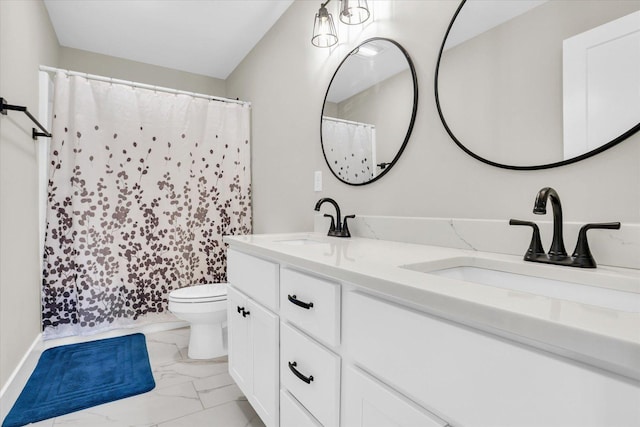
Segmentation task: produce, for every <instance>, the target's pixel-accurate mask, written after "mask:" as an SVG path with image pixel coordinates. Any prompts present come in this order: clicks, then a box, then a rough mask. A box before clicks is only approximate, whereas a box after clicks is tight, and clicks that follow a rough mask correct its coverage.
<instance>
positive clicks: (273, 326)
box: [227, 251, 280, 427]
mask: <svg viewBox="0 0 640 427" xmlns="http://www.w3.org/2000/svg"><path fill="white" fill-rule="evenodd" d="M229 252H230V254H229V270H228V276H229V284H230V286H229V288H228V291H227V320H228V331H229V334H228V338H229V339H228V349H229V373H230V374H231V377H232V378H233V379H234V380H235V382H236V383H237V384H238V387H240V389H241V390H242V392H243V393H244V394H245V396H246V397H247V399H248V400H249V402H250V403H251V405H252V406H253V408H254V409H255V411H256V413H258V415H259V416H260V418H261V419H262V421H263V422H264V423H265V425H266V426H267V427H277V426H279V425H280V421H279V409H280V408H279V398H278V395H279V371H278V364H279V319H278V316H277V315H276V314H275V313H273V312H272V311H270V310H268V309H267V308H266V307H264V306H263V305H262V304H261V303H260V302H261V301H259V300H255V299H253V298H250V297H249V296H248V295H245V294H244V293H243V292H240V291H239V290H238V288H241V289H243V290H245V289H247V290H248V292H251V294H252V295H256V298H263V299H265V295H266V296H267V298H266V301H267V302H271V304H274V302H275V303H277V298H276V299H273V298H271V296H272V295H273V292H275V294H276V295H277V289H278V282H277V277H278V264H275V263H271V262H269V261H265V260H262V259H259V258H255V257H251V256H249V255H246V254H240V253H237V252H235V251H229ZM270 267H271V268H270ZM274 269H275V270H274ZM269 273H271V274H269ZM254 288H255V289H254Z"/></svg>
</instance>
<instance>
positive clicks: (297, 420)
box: [280, 390, 322, 427]
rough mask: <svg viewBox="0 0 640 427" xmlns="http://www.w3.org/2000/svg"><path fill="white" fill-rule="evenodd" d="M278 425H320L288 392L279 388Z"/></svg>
mask: <svg viewBox="0 0 640 427" xmlns="http://www.w3.org/2000/svg"><path fill="white" fill-rule="evenodd" d="M280 427H322V425H321V424H320V423H319V422H318V421H316V420H315V419H314V418H313V417H312V416H311V414H310V413H309V412H308V411H307V410H306V409H304V408H303V407H302V405H300V403H298V401H297V400H296V399H294V398H293V396H291V394H289V393H288V392H286V391H284V390H280Z"/></svg>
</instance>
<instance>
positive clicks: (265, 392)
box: [247, 299, 280, 427]
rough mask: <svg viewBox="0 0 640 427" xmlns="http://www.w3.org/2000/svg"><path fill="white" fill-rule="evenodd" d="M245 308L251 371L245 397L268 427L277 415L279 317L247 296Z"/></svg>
mask: <svg viewBox="0 0 640 427" xmlns="http://www.w3.org/2000/svg"><path fill="white" fill-rule="evenodd" d="M248 307H249V308H248V313H247V316H248V317H247V318H250V319H251V323H250V331H249V334H250V337H251V364H252V372H253V381H252V387H251V394H250V396H248V397H249V401H250V402H251V404H252V405H253V408H254V409H255V410H256V412H257V413H258V415H260V418H262V421H264V423H265V424H266V425H267V426H268V427H271V426H274V427H275V426H277V425H278V418H279V399H278V389H279V379H280V371H279V370H278V366H279V349H280V346H279V328H278V326H279V319H278V316H276V315H275V314H273V313H271V312H270V311H269V310H267V309H266V308H264V307H262V306H261V305H260V304H258V303H257V302H255V301H253V300H251V299H250V300H249V302H248Z"/></svg>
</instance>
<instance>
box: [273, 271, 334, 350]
mask: <svg viewBox="0 0 640 427" xmlns="http://www.w3.org/2000/svg"><path fill="white" fill-rule="evenodd" d="M280 315H281V316H282V317H284V318H286V319H287V320H289V321H290V322H291V323H292V324H294V325H295V326H296V327H298V328H300V329H302V330H303V331H305V332H308V333H309V334H310V335H312V336H313V337H314V338H316V339H318V340H320V341H322V342H324V343H326V344H329V345H330V346H334V347H335V346H338V345H339V344H340V285H339V284H337V283H333V282H330V281H327V280H323V279H320V278H318V277H314V276H310V275H308V274H304V273H301V272H299V271H296V270H290V269H287V268H281V269H280Z"/></svg>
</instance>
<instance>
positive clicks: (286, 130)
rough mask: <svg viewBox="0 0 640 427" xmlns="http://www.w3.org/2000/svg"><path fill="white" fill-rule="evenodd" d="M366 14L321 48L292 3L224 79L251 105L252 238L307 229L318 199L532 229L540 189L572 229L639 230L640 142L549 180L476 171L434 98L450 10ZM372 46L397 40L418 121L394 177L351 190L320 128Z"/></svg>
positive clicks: (444, 6)
mask: <svg viewBox="0 0 640 427" xmlns="http://www.w3.org/2000/svg"><path fill="white" fill-rule="evenodd" d="M370 4H371V5H372V7H373V9H374V15H375V21H374V22H372V23H369V24H366V25H365V27H364V29H362V28H361V27H354V28H345V26H341V27H340V30H339V32H340V33H341V34H339V35H340V37H341V43H340V44H339V45H337V46H336V47H334V48H330V49H318V48H315V47H313V46H312V45H311V43H310V42H309V38H310V33H311V30H312V28H311V27H312V24H311V22H312V19H313V16H314V14H315V13H316V12H317V9H318V5H317V4H316V3H315V2H307V1H296V2H295V3H294V4H293V5H292V6H291V7H290V8H289V9H288V10H287V12H286V13H285V14H284V15H283V17H282V18H281V19H280V20H279V21H278V23H277V24H276V26H275V27H274V28H273V29H272V30H271V31H270V32H269V33H268V34H267V35H266V36H265V37H264V39H263V40H262V41H261V42H260V43H259V44H258V46H256V48H254V49H253V51H252V52H251V53H250V54H249V55H248V56H247V58H245V60H244V61H243V62H242V63H241V64H240V66H239V67H238V68H237V69H236V70H235V71H234V72H233V73H232V75H231V76H230V77H229V79H228V80H227V90H228V92H231V93H234V95H236V94H237V96H240V98H241V99H246V100H248V101H251V102H252V103H253V112H252V132H253V136H252V150H253V153H252V154H253V157H252V162H253V163H252V168H253V169H252V170H253V184H254V193H253V194H254V199H253V201H254V230H255V232H257V233H264V232H288V231H306V230H312V227H313V215H312V214H313V206H314V203H315V201H316V200H317V199H318V198H319V197H323V196H329V197H334V198H335V199H336V200H337V201H338V202H339V203H340V204H341V206H342V208H343V212H344V213H356V214H369V215H396V216H421V217H422V216H424V217H453V218H481V219H505V220H506V219H508V218H511V217H517V218H522V219H526V218H532V219H533V218H535V219H540V217H534V215H533V214H532V213H531V209H532V204H533V200H534V197H535V195H536V193H537V191H538V190H539V189H540V188H542V187H545V186H552V187H554V188H556V190H558V192H559V193H560V196H561V198H562V202H563V207H564V214H565V218H566V219H567V220H569V221H610V220H620V221H623V222H636V223H637V222H640V135H635V136H634V137H633V138H631V139H630V140H627V141H625V142H624V143H622V144H620V145H618V146H617V147H614V148H613V149H610V150H608V151H606V152H604V153H602V154H600V155H598V156H596V157H594V158H591V159H587V160H584V161H582V162H579V163H576V164H573V165H568V166H564V167H561V168H556V169H550V170H541V171H510V170H505V169H498V168H494V167H491V166H488V165H485V164H483V163H481V162H479V161H476V160H474V159H473V158H471V157H469V156H468V155H466V154H465V153H464V152H463V151H461V150H460V149H459V148H458V147H457V146H456V145H455V144H454V143H453V142H452V141H451V140H450V138H449V137H448V135H447V134H446V132H445V130H444V128H443V126H442V124H441V122H440V119H439V117H438V114H437V111H436V107H435V101H434V96H433V79H434V71H435V64H436V60H437V55H438V50H439V48H440V43H441V40H442V37H443V35H444V33H445V31H446V28H447V25H448V24H449V21H450V19H451V16H452V15H453V13H454V11H455V9H456V7H457V5H458V2H456V1H446V0H445V1H404V0H394V1H376V2H371V3H370ZM329 7H330V8H334V7H335V5H333V3H331V4H330V5H329ZM332 10H333V9H332ZM333 13H334V16H336V14H335V10H334V11H333ZM373 36H381V37H389V38H392V39H395V40H396V41H398V42H399V43H400V44H402V45H403V46H404V47H405V48H406V49H407V50H408V52H409V54H410V55H411V57H412V59H413V61H414V63H415V66H416V71H417V74H418V83H419V85H420V100H419V105H418V116H417V119H416V125H415V128H414V133H413V136H412V137H411V140H410V141H409V144H408V145H407V149H406V150H405V152H404V154H403V156H402V157H401V158H400V160H399V161H398V163H397V165H396V167H394V168H393V169H392V170H391V171H389V173H388V174H387V175H385V177H384V178H382V179H381V180H380V181H377V182H375V183H373V184H370V185H366V186H362V187H353V186H348V185H346V184H342V183H340V182H339V181H337V180H336V179H335V178H333V176H332V175H331V174H330V172H329V169H328V168H327V166H326V164H325V162H324V158H323V156H322V150H321V147H320V136H319V129H318V123H319V120H318V118H319V115H320V112H321V109H322V102H323V100H324V94H325V91H326V87H327V85H328V83H329V81H330V79H331V76H332V75H333V72H334V71H335V68H336V67H337V66H338V64H339V63H340V60H341V59H342V58H343V56H344V55H346V54H347V53H348V52H349V51H350V50H351V49H352V48H353V47H354V46H356V45H357V44H358V43H360V42H362V41H364V40H365V39H367V38H369V37H373ZM314 170H321V171H323V176H324V191H323V192H320V193H315V192H313V191H312V190H313V171H314ZM547 216H549V215H547Z"/></svg>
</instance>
